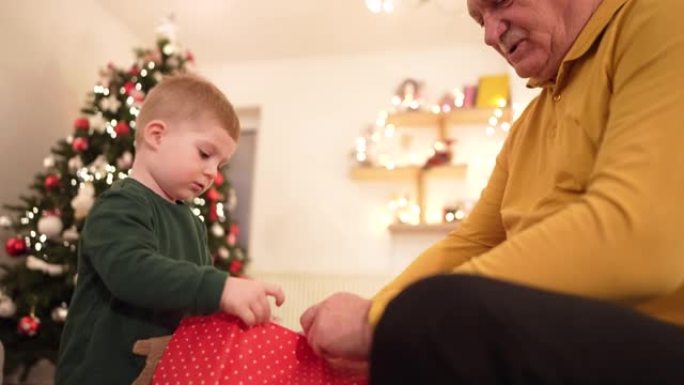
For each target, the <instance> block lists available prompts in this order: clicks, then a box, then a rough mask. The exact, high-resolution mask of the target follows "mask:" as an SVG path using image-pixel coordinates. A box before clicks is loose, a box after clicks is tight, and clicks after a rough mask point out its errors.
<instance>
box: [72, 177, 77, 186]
mask: <svg viewBox="0 0 684 385" xmlns="http://www.w3.org/2000/svg"><path fill="white" fill-rule="evenodd" d="M77 184H78V182H77V181H76V179H72V180H71V185H72V186H74V187H76V185H77Z"/></svg>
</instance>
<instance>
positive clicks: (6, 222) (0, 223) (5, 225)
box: [0, 215, 12, 229]
mask: <svg viewBox="0 0 684 385" xmlns="http://www.w3.org/2000/svg"><path fill="white" fill-rule="evenodd" d="M10 227H12V220H11V219H10V217H8V216H7V215H3V216H0V228H2V229H9V228H10Z"/></svg>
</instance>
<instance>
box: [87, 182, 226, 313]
mask: <svg viewBox="0 0 684 385" xmlns="http://www.w3.org/2000/svg"><path fill="white" fill-rule="evenodd" d="M152 222H153V220H152V215H151V214H150V210H149V208H148V207H146V203H145V201H144V199H142V198H137V197H134V196H132V195H130V194H126V193H123V192H120V191H110V192H108V193H107V194H106V195H105V196H103V197H102V198H101V201H99V202H98V204H97V206H96V207H95V208H94V209H93V211H92V212H91V214H90V216H89V217H88V220H87V223H86V226H85V228H84V233H83V241H82V251H81V252H82V255H83V257H84V258H83V260H84V262H85V263H89V264H90V265H91V266H92V268H93V269H94V270H95V271H96V273H97V275H98V276H99V277H100V278H101V279H102V281H103V282H104V284H105V285H106V287H107V288H108V289H109V291H110V292H111V293H112V295H113V296H114V297H115V298H117V299H119V300H121V301H123V302H126V303H128V304H131V305H134V306H140V307H144V308H149V309H157V310H179V311H189V312H193V313H205V312H212V311H216V310H218V309H219V301H220V298H221V293H222V291H223V286H224V285H225V281H226V279H227V273H224V272H221V271H219V270H217V269H216V268H214V267H213V266H199V265H197V264H195V263H193V262H191V261H186V260H177V259H174V258H173V257H172V256H168V255H161V254H160V253H159V252H158V249H159V245H158V244H157V243H158V241H157V237H156V236H155V234H154V231H153V223H152Z"/></svg>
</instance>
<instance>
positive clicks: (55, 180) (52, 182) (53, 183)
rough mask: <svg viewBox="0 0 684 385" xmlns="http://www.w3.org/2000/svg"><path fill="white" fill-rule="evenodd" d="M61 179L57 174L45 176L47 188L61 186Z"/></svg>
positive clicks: (51, 188) (52, 188)
mask: <svg viewBox="0 0 684 385" xmlns="http://www.w3.org/2000/svg"><path fill="white" fill-rule="evenodd" d="M60 182H61V179H59V177H58V176H57V175H48V176H46V177H45V188H46V189H47V190H54V189H56V188H57V187H59V183H60Z"/></svg>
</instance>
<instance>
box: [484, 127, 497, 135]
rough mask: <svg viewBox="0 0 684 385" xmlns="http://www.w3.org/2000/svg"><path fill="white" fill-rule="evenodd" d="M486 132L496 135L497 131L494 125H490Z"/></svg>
mask: <svg viewBox="0 0 684 385" xmlns="http://www.w3.org/2000/svg"><path fill="white" fill-rule="evenodd" d="M485 132H486V133H487V136H494V134H495V133H496V131H495V130H494V127H492V126H488V127H487V129H486V130H485Z"/></svg>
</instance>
